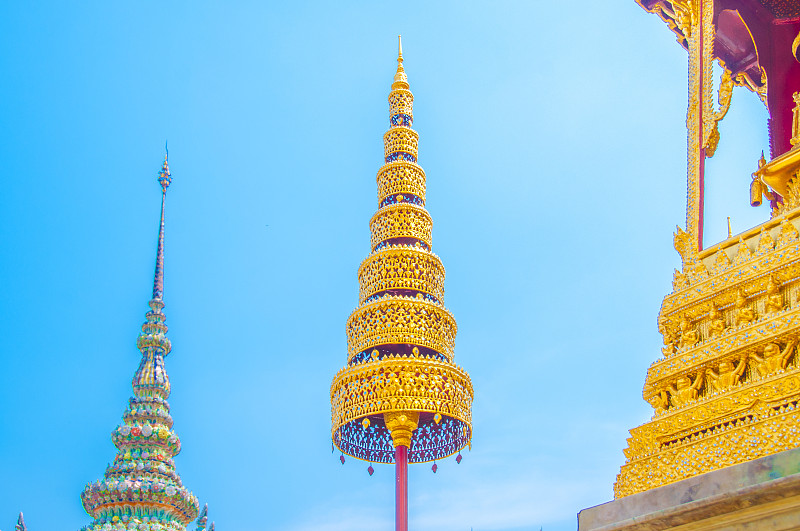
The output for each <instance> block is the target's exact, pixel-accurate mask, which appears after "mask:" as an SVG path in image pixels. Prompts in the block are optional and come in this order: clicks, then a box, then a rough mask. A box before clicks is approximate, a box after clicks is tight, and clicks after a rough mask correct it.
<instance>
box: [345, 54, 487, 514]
mask: <svg viewBox="0 0 800 531" xmlns="http://www.w3.org/2000/svg"><path fill="white" fill-rule="evenodd" d="M397 62H398V65H397V73H396V74H395V76H394V82H393V83H392V90H391V92H390V93H389V109H390V123H391V126H390V128H389V130H388V131H387V132H386V134H385V135H384V136H383V142H384V162H385V164H384V166H383V167H381V169H380V170H379V171H378V175H377V183H378V210H377V212H375V214H374V215H373V216H372V219H371V220H370V223H369V226H370V232H371V235H372V252H371V253H370V254H369V255H368V256H367V257H366V258H365V259H364V261H363V262H362V263H361V267H360V268H359V270H358V280H359V284H360V288H361V289H360V294H359V307H358V308H357V309H356V310H355V311H354V312H353V313H352V314H351V315H350V318H349V319H348V320H347V347H348V356H347V366H346V367H345V368H344V369H342V370H341V371H339V373H338V374H336V376H335V378H334V380H333V384H332V385H331V423H332V438H333V443H334V444H335V445H336V446H337V447H338V448H339V449H340V450H341V451H342V453H343V454H347V455H350V456H353V457H355V458H358V459H363V460H365V461H369V462H370V463H396V465H397V467H396V469H397V528H398V529H406V526H407V521H406V520H407V518H406V512H407V482H406V464H407V463H421V462H426V461H433V460H436V459H442V458H444V457H447V456H449V455H452V454H455V453H457V452H459V451H460V450H461V449H463V448H464V447H465V446H467V445H469V444H470V441H471V438H472V425H471V406H472V398H473V392H472V383H471V381H470V378H469V375H468V374H467V373H466V371H464V370H463V369H461V368H460V367H458V366H456V365H454V364H453V356H454V347H455V337H456V321H455V319H454V318H453V316H452V314H451V313H450V312H449V311H448V310H447V309H446V308H445V307H444V304H443V298H444V276H445V274H444V266H443V265H442V261H441V260H440V259H439V257H438V256H436V255H435V254H433V252H431V226H432V221H431V217H430V215H429V214H428V211H427V210H425V172H424V171H423V170H422V168H421V167H420V166H419V165H418V164H417V143H418V139H419V135H418V134H417V132H416V131H414V130H413V129H411V125H412V122H413V102H414V96H413V94H412V93H411V91H410V90H409V84H408V78H407V77H406V74H405V71H404V69H403V51H402V46H401V47H400V51H399V55H398V58H397ZM457 461H458V462H460V461H461V459H460V456H459V457H458V458H457ZM371 470H372V468H371V465H370V473H371ZM435 470H436V469H435V464H434V472H435Z"/></svg>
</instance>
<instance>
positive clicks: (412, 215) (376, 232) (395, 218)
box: [369, 203, 433, 249]
mask: <svg viewBox="0 0 800 531" xmlns="http://www.w3.org/2000/svg"><path fill="white" fill-rule="evenodd" d="M432 228H433V221H432V220H431V216H430V214H428V211H427V210H425V209H424V208H422V207H419V206H417V205H413V204H410V203H396V204H393V205H387V206H385V207H383V208H381V209H379V210H378V211H377V212H375V214H374V215H373V216H372V219H371V220H370V221H369V230H370V233H371V234H372V248H373V249H374V248H375V247H376V246H377V245H378V244H379V243H381V242H382V241H385V240H388V239H390V238H416V239H418V240H421V241H423V242H425V243H426V244H428V246H430V245H431V230H432Z"/></svg>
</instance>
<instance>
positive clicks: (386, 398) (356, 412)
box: [331, 355, 474, 433]
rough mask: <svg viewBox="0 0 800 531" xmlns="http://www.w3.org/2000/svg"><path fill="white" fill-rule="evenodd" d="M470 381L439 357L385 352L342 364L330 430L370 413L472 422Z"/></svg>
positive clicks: (335, 382)
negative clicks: (413, 414) (424, 414)
mask: <svg viewBox="0 0 800 531" xmlns="http://www.w3.org/2000/svg"><path fill="white" fill-rule="evenodd" d="M473 396H474V395H473V390H472V382H471V380H470V378H469V375H468V374H467V373H466V371H464V370H463V369H462V368H460V367H458V366H456V365H453V364H452V363H448V362H445V361H441V360H438V359H435V358H412V357H405V356H399V355H398V356H387V357H384V358H381V359H380V360H374V361H368V362H365V363H359V364H354V365H351V366H348V367H346V368H344V369H342V370H340V371H339V372H338V373H337V374H336V376H335V377H334V379H333V383H332V384H331V406H332V409H331V417H332V430H333V432H334V433H335V432H336V430H337V429H339V428H340V427H341V426H344V425H345V424H348V423H350V422H353V421H358V420H359V419H363V418H364V417H366V416H369V415H376V414H381V415H383V414H384V413H387V412H389V413H390V412H400V411H416V412H428V413H431V414H437V413H438V414H440V415H444V416H446V417H450V418H454V419H458V420H460V421H461V422H463V423H464V424H465V425H466V426H467V427H470V426H471V423H472V413H471V407H472V398H473Z"/></svg>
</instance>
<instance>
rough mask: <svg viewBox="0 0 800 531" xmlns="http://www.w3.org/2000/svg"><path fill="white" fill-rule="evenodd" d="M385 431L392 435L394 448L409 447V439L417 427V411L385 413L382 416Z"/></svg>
mask: <svg viewBox="0 0 800 531" xmlns="http://www.w3.org/2000/svg"><path fill="white" fill-rule="evenodd" d="M383 422H384V424H386V429H388V430H389V433H391V434H392V442H393V443H394V447H395V448H397V447H398V446H405V447H406V448H410V447H411V437H412V436H413V434H414V430H416V429H417V426H418V425H419V411H387V412H385V413H384V414H383Z"/></svg>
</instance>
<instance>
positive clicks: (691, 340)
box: [678, 315, 698, 348]
mask: <svg viewBox="0 0 800 531" xmlns="http://www.w3.org/2000/svg"><path fill="white" fill-rule="evenodd" d="M680 330H681V340H680V343H679V345H678V346H679V348H686V347H691V346H692V345H694V344H695V343H697V341H698V337H697V330H696V329H695V328H694V327H692V324H691V323H690V322H689V319H688V318H687V317H686V316H685V315H684V316H683V319H681V324H680Z"/></svg>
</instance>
